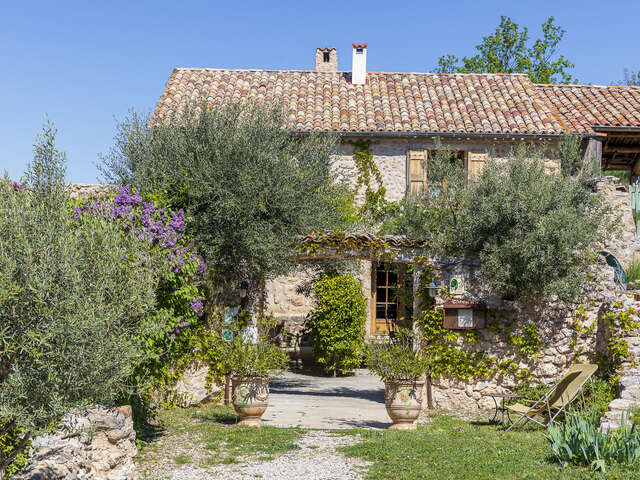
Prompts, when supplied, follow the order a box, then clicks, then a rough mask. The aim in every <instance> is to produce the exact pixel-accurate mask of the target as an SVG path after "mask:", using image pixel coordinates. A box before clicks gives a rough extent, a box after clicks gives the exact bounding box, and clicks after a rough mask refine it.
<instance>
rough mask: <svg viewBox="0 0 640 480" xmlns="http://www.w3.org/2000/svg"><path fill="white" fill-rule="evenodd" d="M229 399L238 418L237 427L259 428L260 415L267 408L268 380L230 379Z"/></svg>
mask: <svg viewBox="0 0 640 480" xmlns="http://www.w3.org/2000/svg"><path fill="white" fill-rule="evenodd" d="M231 398H232V402H233V408H234V409H235V411H236V413H237V414H238V416H239V417H240V422H239V423H238V425H243V426H248V427H261V426H262V420H261V417H262V414H263V413H264V412H265V410H266V409H267V407H268V406H269V378H268V377H234V378H232V379H231Z"/></svg>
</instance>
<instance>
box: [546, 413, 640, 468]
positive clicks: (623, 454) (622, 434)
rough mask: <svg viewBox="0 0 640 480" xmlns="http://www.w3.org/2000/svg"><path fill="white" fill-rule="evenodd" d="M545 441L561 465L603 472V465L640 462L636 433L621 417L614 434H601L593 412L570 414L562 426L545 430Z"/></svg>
mask: <svg viewBox="0 0 640 480" xmlns="http://www.w3.org/2000/svg"><path fill="white" fill-rule="evenodd" d="M547 440H548V441H549V443H550V445H551V450H552V451H553V454H554V456H555V457H556V459H557V460H558V461H559V462H560V463H562V464H563V465H567V464H574V465H585V466H589V467H591V469H592V470H600V471H605V469H606V466H607V465H611V464H624V465H628V464H632V463H637V462H638V461H640V430H638V429H637V428H636V425H635V424H634V423H632V422H630V421H629V414H624V415H623V417H622V426H621V427H620V428H619V429H618V430H615V431H614V430H608V431H601V430H600V429H599V420H598V419H597V415H596V414H595V412H586V413H584V412H570V413H568V414H567V416H566V418H565V421H564V423H562V424H560V425H557V426H556V425H552V426H550V427H549V431H548V435H547Z"/></svg>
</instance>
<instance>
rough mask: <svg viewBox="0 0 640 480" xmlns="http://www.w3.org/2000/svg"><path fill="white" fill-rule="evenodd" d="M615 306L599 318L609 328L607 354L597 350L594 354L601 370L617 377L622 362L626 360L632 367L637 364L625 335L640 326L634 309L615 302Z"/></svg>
mask: <svg viewBox="0 0 640 480" xmlns="http://www.w3.org/2000/svg"><path fill="white" fill-rule="evenodd" d="M615 307H616V309H617V310H615V311H609V312H607V313H605V314H604V315H603V316H602V318H601V320H602V321H603V322H604V323H605V325H606V326H607V328H608V330H609V331H608V333H609V335H608V339H607V352H608V355H606V356H605V355H603V354H601V353H599V352H598V353H597V354H596V362H597V363H598V366H599V368H600V370H601V372H603V373H605V374H608V375H611V376H612V377H613V378H616V379H617V378H618V375H619V374H618V371H619V370H620V367H621V366H622V364H623V363H626V362H628V363H630V364H631V366H633V367H635V366H637V362H636V360H635V358H634V356H633V355H632V354H631V351H630V348H629V343H628V342H627V340H626V339H625V337H627V336H629V335H631V333H632V332H633V331H634V330H637V329H638V328H640V321H638V320H636V315H637V313H638V311H637V310H636V309H634V308H628V309H623V308H622V305H621V304H620V303H618V304H616V305H615Z"/></svg>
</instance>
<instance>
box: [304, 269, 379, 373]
mask: <svg viewBox="0 0 640 480" xmlns="http://www.w3.org/2000/svg"><path fill="white" fill-rule="evenodd" d="M314 298H315V301H316V305H315V307H314V309H313V311H312V312H311V313H310V314H309V319H308V324H309V329H310V335H311V338H312V339H313V352H314V356H315V359H316V361H317V362H318V363H320V364H321V365H324V368H325V370H326V371H327V372H333V374H334V376H335V375H337V373H343V374H344V373H347V372H349V371H350V370H353V369H354V368H357V367H358V366H359V365H360V363H361V361H362V354H363V353H364V347H365V344H364V335H365V331H364V327H365V322H366V319H367V300H366V299H365V297H364V295H363V294H362V287H361V286H360V284H359V283H358V282H357V281H356V280H355V279H354V278H353V277H352V276H351V275H346V274H345V275H338V276H335V277H328V276H325V277H323V278H322V279H321V280H320V281H319V282H318V283H317V284H316V286H315V288H314Z"/></svg>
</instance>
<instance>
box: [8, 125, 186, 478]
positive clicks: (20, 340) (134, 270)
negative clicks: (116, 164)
mask: <svg viewBox="0 0 640 480" xmlns="http://www.w3.org/2000/svg"><path fill="white" fill-rule="evenodd" d="M34 152H35V154H34V159H33V162H32V163H31V164H30V166H29V168H28V170H27V172H26V175H25V179H26V186H21V185H20V184H15V185H14V184H11V183H9V182H2V181H0V225H2V227H1V230H2V233H1V234H0V424H1V425H2V427H0V437H1V438H0V477H2V478H4V474H5V473H6V472H9V471H11V469H12V468H13V466H12V464H13V465H14V466H15V465H16V463H15V462H16V460H18V459H19V458H20V455H21V454H22V452H24V448H25V447H26V445H27V444H28V442H29V439H30V437H31V436H33V435H35V434H37V433H38V432H39V431H40V430H41V429H43V428H45V427H47V426H49V425H55V423H57V421H59V419H60V418H61V417H62V416H63V415H64V413H65V412H66V411H67V410H68V409H69V408H71V407H75V406H83V405H87V404H94V403H100V404H113V403H115V402H116V401H117V400H118V398H121V397H122V396H123V395H125V394H128V393H129V392H131V388H132V386H135V383H134V382H132V378H133V377H134V376H135V375H136V374H137V372H139V371H140V365H141V364H146V362H148V357H150V355H147V354H146V352H145V351H144V350H145V349H148V348H147V347H146V346H145V344H144V342H143V339H148V338H158V337H164V336H165V335H166V333H168V332H167V329H168V328H169V323H168V322H165V320H168V319H170V318H168V316H165V317H162V318H159V321H156V322H153V321H150V319H149V317H150V315H151V313H154V312H155V313H157V312H158V310H157V307H158V304H159V303H160V302H159V301H158V300H157V291H158V286H159V285H161V284H166V283H163V282H165V280H164V279H166V278H168V277H169V276H170V275H172V274H173V272H172V271H171V267H170V265H169V263H168V262H167V261H166V256H165V254H164V253H163V252H164V251H163V250H162V249H161V248H160V247H156V246H155V245H154V244H151V243H149V242H142V241H140V239H139V238H138V237H137V236H136V235H135V234H134V232H133V231H131V230H130V229H129V230H125V229H123V228H120V225H121V220H116V221H113V220H111V219H109V218H107V217H106V216H105V215H87V214H85V215H83V216H82V218H80V219H79V220H74V218H73V213H74V212H73V210H72V205H71V204H70V203H71V202H70V198H69V196H68V191H67V187H66V183H65V179H64V170H65V167H64V154H62V152H59V151H58V150H57V149H56V147H55V129H54V128H53V127H52V126H51V125H48V126H47V127H46V128H45V130H44V132H43V134H42V136H41V137H40V138H39V140H38V142H37V143H36V145H35V146H34ZM119 207H122V205H120V206H119ZM125 207H126V206H125ZM106 208H107V206H105V211H106ZM108 208H112V207H111V206H109V207H108ZM167 223H168V222H167ZM122 224H123V225H124V221H123V222H122ZM193 263H195V261H194V262H193ZM193 268H196V267H193ZM173 275H175V274H173ZM196 297H197V295H193V296H192V297H190V298H189V299H190V300H192V299H194V298H196ZM188 301H189V300H187V301H186V302H184V305H186V309H189V311H191V310H190V307H189V303H188ZM165 305H167V306H166V308H167V309H168V308H172V306H171V304H169V303H165ZM150 312H151V313H150ZM193 317H194V318H196V316H195V312H194V313H193ZM171 319H172V318H171ZM187 321H188V320H187ZM141 350H143V351H141ZM5 429H6V431H5ZM5 434H7V435H5Z"/></svg>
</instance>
